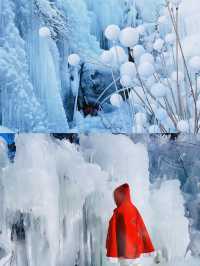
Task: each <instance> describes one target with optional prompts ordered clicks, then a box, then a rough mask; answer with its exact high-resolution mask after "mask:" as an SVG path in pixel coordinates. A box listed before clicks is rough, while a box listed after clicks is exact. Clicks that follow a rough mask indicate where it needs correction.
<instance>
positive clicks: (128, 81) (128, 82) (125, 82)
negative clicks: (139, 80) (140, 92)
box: [120, 75, 133, 88]
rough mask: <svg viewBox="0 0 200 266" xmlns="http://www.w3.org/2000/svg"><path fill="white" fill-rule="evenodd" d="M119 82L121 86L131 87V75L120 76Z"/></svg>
mask: <svg viewBox="0 0 200 266" xmlns="http://www.w3.org/2000/svg"><path fill="white" fill-rule="evenodd" d="M120 83H121V85H122V86H123V87H126V88H128V87H131V86H132V84H133V82H132V79H131V77H130V76H128V75H123V76H121V78H120Z"/></svg>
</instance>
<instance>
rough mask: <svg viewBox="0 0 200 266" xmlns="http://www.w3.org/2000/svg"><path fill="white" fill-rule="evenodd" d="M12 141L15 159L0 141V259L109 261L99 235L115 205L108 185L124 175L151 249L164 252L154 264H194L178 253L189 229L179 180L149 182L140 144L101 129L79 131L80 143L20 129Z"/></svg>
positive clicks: (49, 263) (97, 265)
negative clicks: (9, 158)
mask: <svg viewBox="0 0 200 266" xmlns="http://www.w3.org/2000/svg"><path fill="white" fill-rule="evenodd" d="M16 145H17V154H16V158H15V162H14V163H13V164H10V163H9V162H8V161H7V159H6V156H5V152H6V151H5V150H4V147H3V146H1V160H0V162H1V166H0V167H1V177H0V184H1V186H0V188H1V193H0V195H1V205H0V212H1V213H0V220H1V234H0V258H1V260H0V265H1V266H3V265H18V266H26V265H30V266H41V265H42V266H56V265H59V266H102V265H103V266H110V265H112V264H111V263H110V262H108V261H107V259H106V257H105V237H106V231H107V225H108V219H109V217H110V216H111V214H112V211H113V209H114V208H115V206H114V202H113V199H112V191H113V189H114V188H115V187H116V186H117V185H119V184H121V183H123V182H129V184H130V186H131V189H132V198H133V201H134V203H135V204H136V206H137V207H138V208H139V210H140V211H141V213H142V215H143V217H144V220H145V223H146V224H147V227H148V230H149V231H150V234H151V236H152V239H153V242H154V245H155V248H156V250H160V251H162V253H163V257H161V261H162V262H161V263H160V265H170V266H172V265H173V266H175V265H176V266H178V265H180V266H183V265H187V266H190V265H191V266H192V265H194V266H195V265H199V261H198V260H197V259H195V258H192V257H190V252H188V255H187V256H186V258H185V259H184V255H185V253H186V249H187V246H188V244H189V233H188V220H187V219H186V218H185V216H184V212H185V211H184V200H183V197H182V194H181V191H180V188H179V186H180V184H179V182H178V181H176V180H168V181H163V182H162V183H161V184H157V185H156V186H155V187H152V186H151V185H150V182H149V172H148V166H149V162H148V153H147V147H146V146H145V145H143V144H134V143H133V142H132V140H130V138H128V137H125V136H122V135H121V136H120V135H118V136H114V135H102V134H101V135H94V136H81V138H80V146H75V145H74V144H70V143H69V142H67V141H58V140H55V139H52V138H51V137H49V136H47V135H31V134H29V135H19V136H17V138H16ZM11 239H12V241H11ZM6 256H7V257H6ZM166 259H167V261H166ZM6 261H8V262H9V263H7V264H5V262H6ZM10 261H11V263H10ZM152 263H153V262H152V260H150V259H149V260H146V261H144V263H143V265H154V264H152Z"/></svg>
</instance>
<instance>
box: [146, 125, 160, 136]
mask: <svg viewBox="0 0 200 266" xmlns="http://www.w3.org/2000/svg"><path fill="white" fill-rule="evenodd" d="M149 133H150V134H160V128H159V126H158V125H152V126H150V127H149Z"/></svg>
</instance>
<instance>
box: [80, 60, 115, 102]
mask: <svg viewBox="0 0 200 266" xmlns="http://www.w3.org/2000/svg"><path fill="white" fill-rule="evenodd" d="M114 75H115V79H117V78H118V74H117V73H115V74H114ZM112 82H113V79H112V74H111V71H110V69H107V68H100V67H97V68H95V67H94V66H91V65H84V67H83V70H82V74H81V82H80V95H79V101H80V102H81V101H83V99H85V101H86V102H87V103H92V104H94V103H96V101H97V99H98V98H99V96H100V95H101V94H102V93H103V91H104V90H105V89H106V88H107V87H108V86H109V85H110V84H111V83H112ZM118 85H119V84H118ZM114 91H115V86H114V84H112V85H111V86H110V88H109V89H108V90H107V91H106V92H105V93H104V94H103V95H102V97H101V98H100V99H99V101H98V102H97V104H99V103H101V102H102V100H103V99H105V98H106V97H107V96H109V95H110V94H111V93H112V92H114Z"/></svg>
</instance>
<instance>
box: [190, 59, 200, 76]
mask: <svg viewBox="0 0 200 266" xmlns="http://www.w3.org/2000/svg"><path fill="white" fill-rule="evenodd" d="M189 66H190V68H191V69H192V70H193V71H196V72H199V71H200V56H194V57H192V58H191V59H190V61H189Z"/></svg>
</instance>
